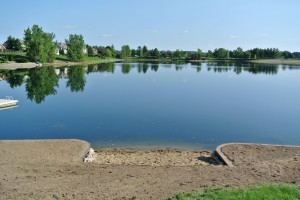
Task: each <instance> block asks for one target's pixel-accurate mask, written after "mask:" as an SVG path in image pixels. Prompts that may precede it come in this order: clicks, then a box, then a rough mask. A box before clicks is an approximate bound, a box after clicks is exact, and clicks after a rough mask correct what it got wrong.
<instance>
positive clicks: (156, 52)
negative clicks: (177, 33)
mask: <svg viewBox="0 0 300 200" xmlns="http://www.w3.org/2000/svg"><path fill="white" fill-rule="evenodd" d="M152 56H153V57H154V58H159V56H160V54H159V51H158V49H157V48H155V49H153V54H152Z"/></svg>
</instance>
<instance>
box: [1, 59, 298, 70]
mask: <svg viewBox="0 0 300 200" xmlns="http://www.w3.org/2000/svg"><path fill="white" fill-rule="evenodd" d="M120 61H128V62H159V63H160V62H161V63H165V62H176V61H181V62H191V63H207V62H244V63H254V64H255V63H256V64H274V65H299V66H300V59H261V60H260V59H257V60H239V59H229V60H226V59H224V60H218V59H211V60H188V61H186V60H180V59H178V60H173V59H125V60H124V59H103V60H102V59H99V60H93V61H86V62H78V63H77V62H66V61H57V60H56V61H55V62H54V63H44V64H42V66H53V67H55V68H58V67H64V66H74V65H92V64H100V63H109V62H120ZM35 67H41V66H40V64H37V63H34V62H28V63H15V62H9V63H0V70H1V69H3V70H16V69H30V68H35Z"/></svg>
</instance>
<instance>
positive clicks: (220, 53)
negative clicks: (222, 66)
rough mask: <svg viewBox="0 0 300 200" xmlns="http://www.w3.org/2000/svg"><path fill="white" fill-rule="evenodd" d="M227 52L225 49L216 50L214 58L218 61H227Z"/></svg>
mask: <svg viewBox="0 0 300 200" xmlns="http://www.w3.org/2000/svg"><path fill="white" fill-rule="evenodd" d="M227 56H228V54H227V50H226V49H224V48H219V49H215V51H214V57H215V58H218V59H225V58H227Z"/></svg>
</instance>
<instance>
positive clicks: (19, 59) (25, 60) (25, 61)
mask: <svg viewBox="0 0 300 200" xmlns="http://www.w3.org/2000/svg"><path fill="white" fill-rule="evenodd" d="M15 61H16V62H17V63H28V62H29V60H28V59H27V58H16V59H15Z"/></svg>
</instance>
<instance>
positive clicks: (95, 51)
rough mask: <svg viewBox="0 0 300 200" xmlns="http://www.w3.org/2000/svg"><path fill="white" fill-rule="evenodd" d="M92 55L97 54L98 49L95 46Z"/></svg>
mask: <svg viewBox="0 0 300 200" xmlns="http://www.w3.org/2000/svg"><path fill="white" fill-rule="evenodd" d="M93 55H94V56H96V55H98V50H97V49H96V48H93Z"/></svg>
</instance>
